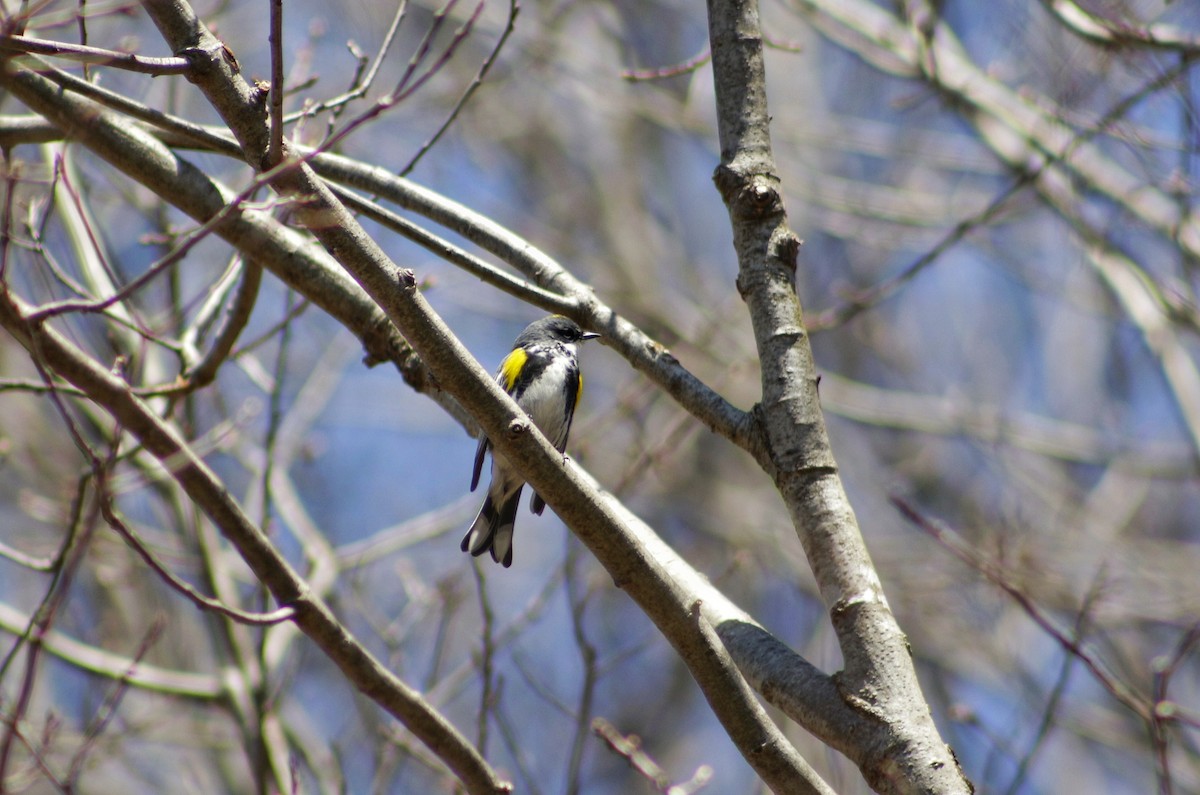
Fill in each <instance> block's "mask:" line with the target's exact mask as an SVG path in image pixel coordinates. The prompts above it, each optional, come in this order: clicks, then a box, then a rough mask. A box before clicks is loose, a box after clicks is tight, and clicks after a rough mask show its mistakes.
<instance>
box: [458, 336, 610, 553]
mask: <svg viewBox="0 0 1200 795" xmlns="http://www.w3.org/2000/svg"><path fill="white" fill-rule="evenodd" d="M599 336H600V335H599V334H595V333H592V332H590V331H589V332H585V331H584V330H583V329H581V328H579V326H578V324H576V323H575V321H573V320H571V319H570V318H565V317H563V316H562V315H551V316H549V317H544V318H542V319H541V320H535V321H534V322H532V323H530V324H529V325H528V326H527V327H526V328H525V330H524V331H522V332H521V334H520V336H518V337H517V339H516V340H515V341H514V342H513V347H512V351H511V352H510V353H509V354H508V356H505V357H504V361H503V362H501V363H500V369H499V370H497V371H496V382H497V383H498V384H500V386H501V388H503V389H504V391H505V392H507V393H508V394H510V395H512V398H513V400H515V401H516V402H517V405H518V406H520V407H521V408H522V409H524V411H525V413H526V414H528V415H529V418H530V419H531V420H533V424H534V425H536V426H537V427H538V429H539V430H540V431H541V432H542V434H544V435H545V437H546V439H548V440H549V441H550V444H552V445H554V447H555V448H556V449H557V450H558V451H559V452H560V453H561V452H562V451H563V450H565V449H566V447H567V434H568V433H570V431H571V419H572V418H573V417H574V416H575V406H577V405H578V404H579V397H580V395H582V394H583V376H582V375H581V374H580V372H579V362H578V360H577V359H576V355H575V354H576V348H575V346H576V344H577V343H580V342H585V341H586V340H590V339H595V338H596V337H599ZM491 446H492V444H491V442H490V441H489V440H488V438H487V436H484V437H483V438H482V439H480V440H479V449H478V450H476V451H475V470H474V472H473V473H472V475H471V491H475V487H476V486H478V485H479V475H480V473H481V472H482V471H483V455H484V453H486V452H487V451H488V449H489V448H490V447H491ZM524 487H525V481H524V480H522V479H521V476H520V475H519V474H517V471H516V470H515V469H513V467H512V466H511V465H509V463H508V461H506V460H504V456H499V455H496V452H495V451H494V450H493V451H492V482H491V483H489V484H488V492H487V499H485V500H484V501H483V507H482V508H480V509H479V515H478V516H476V517H475V521H474V522H472V523H471V529H470V530H468V531H467V534H466V535H465V536H464V537H463V540H462V551H463V552H470V553H471V554H472V555H476V556H478V555H482V554H483V553H484V552H488V551H490V552H491V553H492V560H494V561H496V562H498V563H502V564H504V567H505V568H507V567H509V566H511V565H512V535H513V523H514V522H515V521H516V518H517V507H518V504H519V503H520V501H521V489H522V488H524ZM545 507H546V503H545V501H544V500H542V498H541V497H539V496H538V495H537V494H536V493H534V495H533V497H532V498H531V499H530V500H529V510H531V511H533V512H534V513H536V514H539V515H540V514H541V513H542V510H543V509H545Z"/></svg>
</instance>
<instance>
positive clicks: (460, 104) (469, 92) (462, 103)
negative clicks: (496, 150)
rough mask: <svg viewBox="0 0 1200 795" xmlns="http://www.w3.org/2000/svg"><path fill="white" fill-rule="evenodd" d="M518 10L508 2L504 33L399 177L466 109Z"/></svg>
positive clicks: (513, 26)
mask: <svg viewBox="0 0 1200 795" xmlns="http://www.w3.org/2000/svg"><path fill="white" fill-rule="evenodd" d="M520 10H521V4H520V3H519V2H518V0H509V3H508V22H507V23H506V24H505V26H504V32H503V33H501V34H500V38H499V39H498V40H497V41H496V46H495V47H493V48H492V51H491V52H490V53H488V55H487V57H486V58H484V59H483V63H482V64H480V66H479V71H478V72H476V73H475V77H474V79H473V80H471V83H470V85H468V86H467V88H466V90H465V91H463V93H462V96H461V97H459V98H458V101H457V102H455V103H454V108H453V109H451V111H450V115H448V116H447V117H446V119H445V121H443V122H442V125H441V126H440V127H438V129H437V132H435V133H434V134H433V135H432V136H430V137H429V139H428V140H427V141H425V143H423V144H421V148H420V149H418V150H417V153H416V154H415V155H413V156H412V159H411V160H409V161H408V164H407V165H405V166H404V168H402V169H400V176H402V177H403V176H407V175H408V174H409V173H410V172H411V171H412V170H413V169H414V168H416V166H417V163H418V162H420V160H421V158H422V157H424V156H425V153H426V152H428V151H429V150H430V149H432V148H433V146H434V144H436V143H437V142H438V141H439V140H440V139H441V137H442V136H443V135H444V134H445V133H446V130H448V129H450V125H451V124H453V123H454V120H455V119H457V118H458V114H459V113H461V112H462V109H463V108H464V107H466V105H467V102H468V101H469V100H470V99H471V97H472V96H473V95H474V94H475V92H476V91H477V90H478V89H479V87H480V86H481V85H483V79H484V78H485V77H487V73H488V72H489V71H490V70H491V68H492V64H494V63H495V62H496V58H497V56H499V55H500V50H501V49H503V47H504V44H505V42H507V41H508V37H509V36H511V35H512V32H513V31H514V30H516V28H517V14H518V13H519V12H520Z"/></svg>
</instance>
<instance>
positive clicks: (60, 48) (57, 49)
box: [0, 35, 192, 75]
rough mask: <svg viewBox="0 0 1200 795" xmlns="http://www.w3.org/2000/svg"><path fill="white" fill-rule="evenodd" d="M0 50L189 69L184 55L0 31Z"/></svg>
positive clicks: (145, 68) (169, 70)
mask: <svg viewBox="0 0 1200 795" xmlns="http://www.w3.org/2000/svg"><path fill="white" fill-rule="evenodd" d="M0 50H7V51H8V52H23V53H33V54H36V55H53V56H56V57H59V58H65V59H66V60H69V61H80V62H82V63H84V64H95V65H98V66H112V67H114V68H117V69H125V70H128V71H130V72H141V73H142V74H147V75H185V74H187V73H188V72H190V71H191V69H192V64H191V62H190V61H189V60H188V59H187V58H181V57H169V58H148V57H145V56H141V55H133V54H132V53H127V52H118V51H117V50H105V49H101V48H100V47H88V46H87V45H83V44H68V43H66V42H61V41H47V40H45V39H32V38H29V37H28V36H15V35H14V36H2V35H0Z"/></svg>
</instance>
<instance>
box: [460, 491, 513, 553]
mask: <svg viewBox="0 0 1200 795" xmlns="http://www.w3.org/2000/svg"><path fill="white" fill-rule="evenodd" d="M520 502H521V489H517V490H516V492H514V493H513V494H512V496H510V497H509V498H508V499H506V500H505V501H504V503H503V504H502V505H501V506H500V507H499V509H497V508H496V503H495V501H494V500H493V499H492V495H491V494H488V496H487V499H485V500H484V501H483V507H482V508H480V509H479V515H478V516H476V517H475V521H474V522H472V523H471V529H470V530H468V531H467V534H466V535H465V536H463V540H462V545H461V548H462V551H463V552H470V553H471V554H472V555H474V556H476V557H478V556H480V555H482V554H483V553H484V552H488V551H491V553H492V560H494V561H496V562H497V563H500V564H501V565H503V566H504V567H505V568H508V567H509V566H511V565H512V537H513V525H514V524H515V523H516V520H517V506H518V505H519V504H520Z"/></svg>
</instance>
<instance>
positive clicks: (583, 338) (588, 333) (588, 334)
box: [579, 331, 600, 342]
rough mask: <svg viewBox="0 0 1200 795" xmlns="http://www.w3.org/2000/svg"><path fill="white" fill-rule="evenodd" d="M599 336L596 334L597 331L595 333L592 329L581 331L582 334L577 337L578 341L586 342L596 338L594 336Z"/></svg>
mask: <svg viewBox="0 0 1200 795" xmlns="http://www.w3.org/2000/svg"><path fill="white" fill-rule="evenodd" d="M599 336H600V335H599V334H597V333H596V332H594V331H585V332H583V335H582V336H581V337H580V338H579V341H580V342H587V341H588V340H594V339H596V338H597V337H599Z"/></svg>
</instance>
